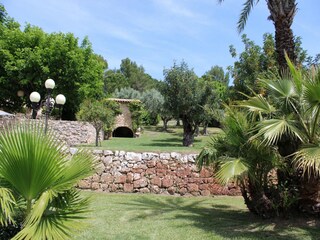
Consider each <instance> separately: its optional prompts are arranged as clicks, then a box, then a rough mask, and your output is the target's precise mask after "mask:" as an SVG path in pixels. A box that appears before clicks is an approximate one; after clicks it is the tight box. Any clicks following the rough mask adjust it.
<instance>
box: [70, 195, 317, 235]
mask: <svg viewBox="0 0 320 240" xmlns="http://www.w3.org/2000/svg"><path fill="white" fill-rule="evenodd" d="M83 194H85V195H90V196H92V200H93V202H92V208H93V212H92V213H91V219H90V220H89V224H90V225H89V226H88V228H87V230H85V231H84V232H81V233H79V235H77V236H75V237H74V239H77V240H78V239H83V240H87V239H90V240H98V239H110V240H112V239H114V240H127V239H137V240H144V239H154V240H158V239H159V240H162V239H163V240H167V239H169V240H174V239H181V240H189V239H190V240H191V239H192V240H197V239H199V240H204V239H233V240H236V239H243V240H244V239H247V240H255V239H257V240H261V239H283V240H285V239H291V240H301V239H310V240H316V239H320V233H319V227H320V223H319V220H318V221H315V220H312V219H297V218H294V219H291V220H283V219H282V220H278V219H277V220H261V219H260V218H258V217H255V216H254V215H252V214H250V213H249V212H248V211H247V209H246V207H245V205H244V204H243V200H242V198H241V197H228V196H217V197H172V196H161V195H150V194H148V195H139V194H106V193H92V192H84V193H83Z"/></svg>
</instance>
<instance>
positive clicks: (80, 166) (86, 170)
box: [54, 150, 98, 191]
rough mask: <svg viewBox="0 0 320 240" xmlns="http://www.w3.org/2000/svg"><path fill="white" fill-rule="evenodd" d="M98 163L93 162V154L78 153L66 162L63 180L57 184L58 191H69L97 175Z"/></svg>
mask: <svg viewBox="0 0 320 240" xmlns="http://www.w3.org/2000/svg"><path fill="white" fill-rule="evenodd" d="M97 164H98V161H95V160H93V157H92V154H90V153H89V152H86V151H84V150H80V151H78V152H77V153H76V154H74V155H73V156H72V158H71V159H67V160H66V161H65V164H64V167H63V170H62V172H61V178H60V179H59V180H58V181H57V182H56V183H55V186H54V189H56V190H57V191H64V190H68V189H70V188H71V187H73V186H75V185H76V184H77V182H78V181H80V180H82V179H84V178H86V177H89V176H92V174H94V173H95V170H96V167H97Z"/></svg>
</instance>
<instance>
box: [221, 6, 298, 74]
mask: <svg viewBox="0 0 320 240" xmlns="http://www.w3.org/2000/svg"><path fill="white" fill-rule="evenodd" d="M223 1H224V0H218V2H219V3H222V2H223ZM259 2H260V1H259V0H245V2H244V4H243V9H242V11H241V14H240V18H239V20H238V31H239V32H242V31H243V29H244V27H245V25H246V22H247V19H248V17H249V15H250V13H251V10H252V9H253V7H254V5H256V4H257V3H259ZM266 3H267V6H268V9H269V12H270V16H269V17H268V19H269V20H271V21H272V22H273V24H274V27H275V40H276V41H275V46H276V52H277V62H278V64H279V68H280V69H287V63H286V60H285V56H284V52H285V51H286V52H287V54H288V56H289V58H290V59H291V61H292V62H294V63H295V62H296V57H297V56H296V53H295V43H294V36H293V32H292V29H291V25H292V23H293V19H294V16H295V14H296V11H297V3H296V1H295V0H266Z"/></svg>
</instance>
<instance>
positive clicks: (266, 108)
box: [238, 94, 275, 114]
mask: <svg viewBox="0 0 320 240" xmlns="http://www.w3.org/2000/svg"><path fill="white" fill-rule="evenodd" d="M238 105H239V106H241V107H245V108H247V109H248V110H249V111H251V112H256V113H266V114H271V113H273V112H275V108H274V106H272V105H271V104H269V102H268V101H267V99H265V98H264V97H263V96H262V95H261V94H258V95H256V96H254V97H250V98H249V99H248V100H245V101H241V102H239V104H238Z"/></svg>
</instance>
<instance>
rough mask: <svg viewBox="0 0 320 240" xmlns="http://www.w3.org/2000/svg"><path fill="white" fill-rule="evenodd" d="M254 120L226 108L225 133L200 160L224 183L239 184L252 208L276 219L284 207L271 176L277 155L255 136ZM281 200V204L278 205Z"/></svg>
mask: <svg viewBox="0 0 320 240" xmlns="http://www.w3.org/2000/svg"><path fill="white" fill-rule="evenodd" d="M253 124H254V121H251V120H250V118H248V116H247V114H246V112H244V111H239V110H236V109H232V108H228V107H227V108H226V116H225V118H224V120H223V123H222V125H223V130H224V134H223V135H220V136H218V137H216V138H214V139H213V140H212V141H211V142H210V143H209V145H208V146H207V147H206V148H204V149H203V150H202V151H201V152H200V154H199V156H198V157H197V164H198V166H200V167H203V166H205V165H207V166H208V165H209V166H210V165H211V166H212V167H214V169H215V170H216V174H215V177H216V178H217V179H218V180H220V182H221V183H222V184H225V183H227V182H228V181H230V180H232V181H235V182H236V183H238V185H239V187H240V190H241V193H242V196H243V198H244V201H245V204H246V205H247V207H248V209H249V210H250V211H251V212H253V213H255V214H257V215H259V216H262V217H264V218H268V217H271V216H274V215H275V214H277V212H278V211H279V210H278V209H279V208H281V207H282V205H281V204H279V201H278V200H279V197H278V198H277V199H276V196H275V194H274V192H273V189H274V186H273V184H270V181H269V178H268V175H269V174H270V172H271V171H272V169H274V168H275V167H276V166H278V165H279V164H278V159H279V158H278V157H277V153H276V152H275V151H274V149H272V148H266V147H265V146H264V145H263V144H262V142H261V141H259V140H258V139H256V140H254V141H250V138H251V137H252V136H253V134H252V133H251V132H252V129H253V127H254V125H253ZM276 201H278V204H275V203H276Z"/></svg>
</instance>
